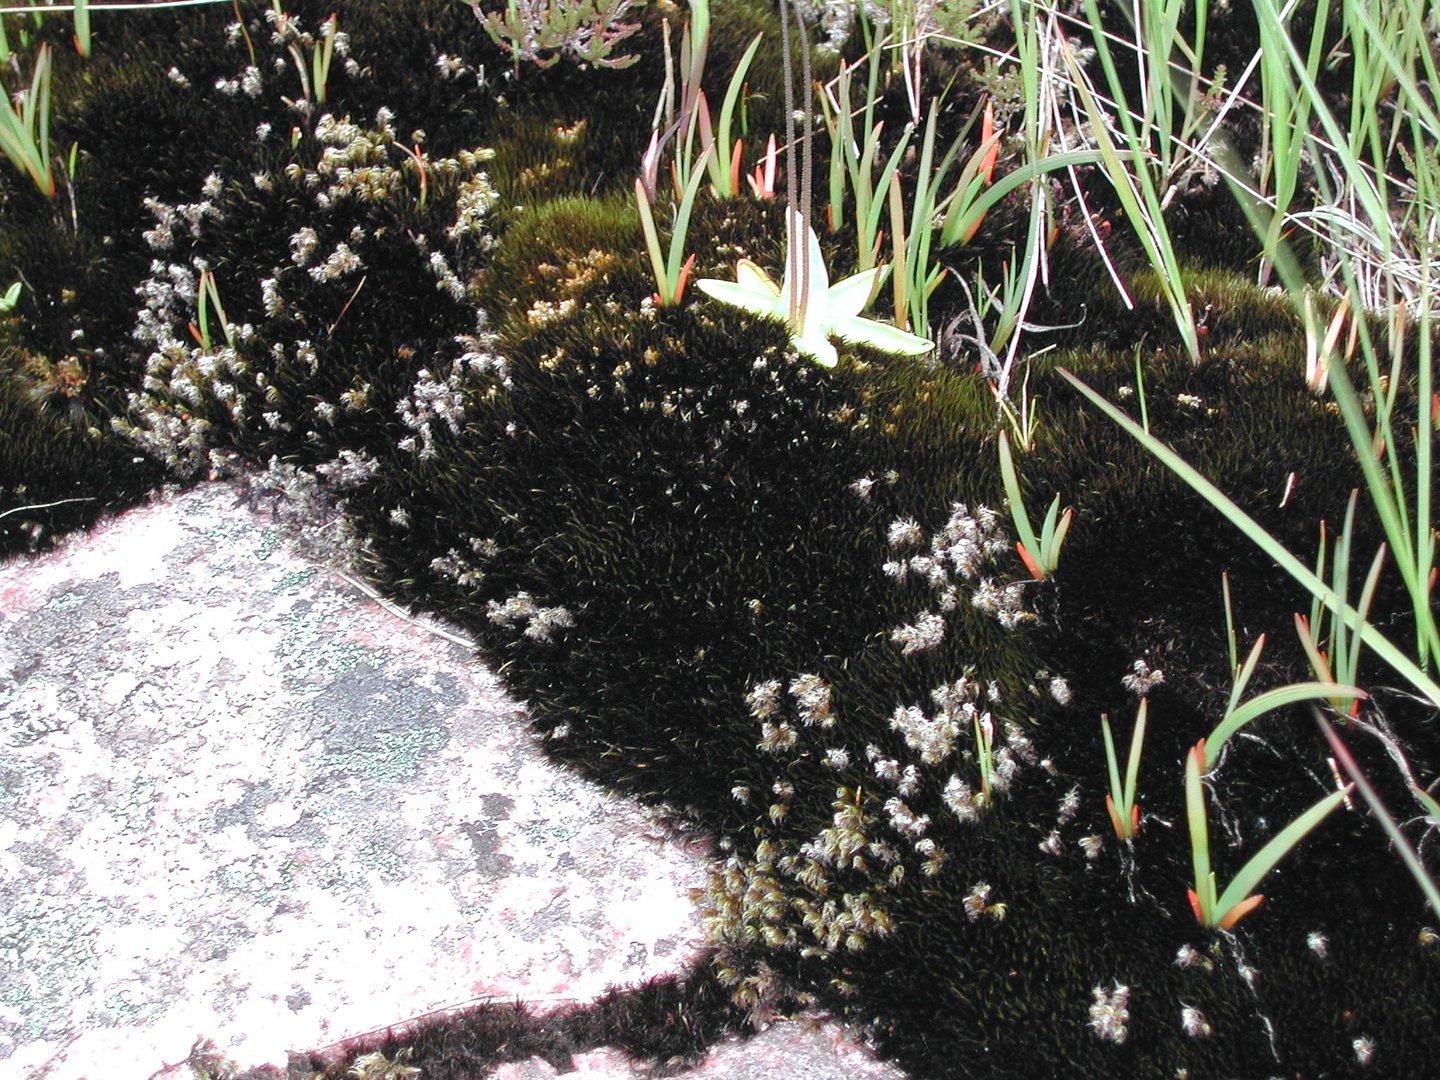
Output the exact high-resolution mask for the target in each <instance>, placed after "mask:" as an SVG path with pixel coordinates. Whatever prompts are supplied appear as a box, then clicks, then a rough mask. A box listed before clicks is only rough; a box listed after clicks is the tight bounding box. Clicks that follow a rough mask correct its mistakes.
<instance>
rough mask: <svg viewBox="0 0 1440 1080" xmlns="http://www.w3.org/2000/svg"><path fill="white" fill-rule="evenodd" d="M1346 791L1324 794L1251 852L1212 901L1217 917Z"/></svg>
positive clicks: (1342, 798)
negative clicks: (1237, 871) (1218, 895)
mask: <svg viewBox="0 0 1440 1080" xmlns="http://www.w3.org/2000/svg"><path fill="white" fill-rule="evenodd" d="M1349 793H1350V787H1346V788H1345V789H1343V790H1341V791H1334V792H1331V793H1330V794H1329V795H1326V796H1325V797H1324V798H1323V799H1321V800H1320V801H1319V802H1317V803H1316V804H1315V805H1314V806H1312V807H1310V809H1308V810H1306V811H1305V812H1304V813H1303V814H1301V815H1300V816H1299V817H1298V818H1296V819H1295V820H1294V821H1292V822H1291V823H1290V824H1289V825H1286V826H1285V828H1283V829H1281V830H1280V832H1279V833H1278V834H1276V835H1275V836H1274V837H1272V838H1271V840H1270V842H1269V843H1267V844H1266V845H1265V846H1264V847H1262V848H1261V849H1260V850H1259V851H1257V852H1256V853H1255V854H1254V855H1252V856H1251V857H1250V859H1249V860H1248V861H1247V862H1246V863H1245V865H1244V866H1242V867H1241V868H1240V872H1239V873H1238V874H1236V875H1235V877H1234V878H1232V879H1231V881H1230V884H1229V885H1226V886H1225V891H1224V892H1222V893H1221V894H1220V897H1219V899H1218V900H1216V902H1215V913H1216V915H1218V916H1219V920H1223V919H1224V918H1225V916H1226V915H1227V914H1228V913H1229V912H1230V909H1231V908H1233V907H1234V906H1235V905H1236V904H1238V903H1240V902H1241V901H1242V900H1244V899H1245V898H1246V897H1248V896H1249V895H1250V894H1251V893H1252V892H1253V891H1254V890H1255V886H1256V885H1258V884H1260V880H1261V879H1262V878H1263V877H1264V876H1265V875H1266V874H1268V873H1269V872H1270V871H1271V870H1273V869H1275V866H1276V864H1277V863H1279V862H1280V860H1281V859H1283V858H1285V856H1286V855H1288V854H1290V851H1291V849H1292V848H1294V847H1295V845H1296V844H1298V843H1299V842H1300V841H1301V840H1303V839H1304V838H1305V835H1306V834H1307V833H1308V832H1310V830H1311V829H1313V828H1315V826H1316V825H1319V824H1320V822H1322V821H1323V820H1325V818H1326V816H1328V815H1329V814H1330V812H1331V811H1332V810H1334V809H1335V808H1336V807H1337V806H1339V805H1340V804H1341V803H1342V802H1344V801H1345V796H1346V795H1348V794H1349ZM1219 920H1217V921H1219Z"/></svg>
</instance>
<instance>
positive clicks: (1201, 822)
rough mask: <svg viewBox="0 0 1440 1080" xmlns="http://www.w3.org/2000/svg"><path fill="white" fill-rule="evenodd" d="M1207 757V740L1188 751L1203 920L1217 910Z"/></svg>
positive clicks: (1190, 820) (1188, 794) (1189, 811)
mask: <svg viewBox="0 0 1440 1080" xmlns="http://www.w3.org/2000/svg"><path fill="white" fill-rule="evenodd" d="M1204 761H1205V740H1204V739H1201V740H1200V741H1199V742H1198V743H1196V744H1195V745H1194V746H1193V747H1192V748H1191V750H1190V752H1189V753H1188V754H1186V755H1185V820H1186V823H1187V825H1188V826H1189V830H1190V864H1191V868H1192V869H1193V871H1194V874H1195V896H1196V899H1197V900H1198V901H1199V903H1200V911H1201V921H1202V922H1205V923H1206V924H1207V925H1209V924H1210V922H1211V916H1212V914H1213V911H1214V907H1215V905H1214V900H1213V895H1212V894H1213V893H1214V891H1215V885H1214V875H1213V874H1211V872H1210V826H1209V823H1208V822H1207V821H1206V818H1205V789H1204V786H1203V784H1202V782H1201V779H1200V774H1201V772H1202V771H1203V769H1202V765H1203V763H1204Z"/></svg>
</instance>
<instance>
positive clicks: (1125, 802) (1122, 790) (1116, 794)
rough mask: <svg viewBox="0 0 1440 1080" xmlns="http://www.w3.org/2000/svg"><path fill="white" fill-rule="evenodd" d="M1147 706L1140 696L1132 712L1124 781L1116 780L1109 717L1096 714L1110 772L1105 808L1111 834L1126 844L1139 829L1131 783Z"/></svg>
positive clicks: (1137, 763)
mask: <svg viewBox="0 0 1440 1080" xmlns="http://www.w3.org/2000/svg"><path fill="white" fill-rule="evenodd" d="M1149 706H1150V701H1149V699H1148V698H1141V699H1140V708H1139V710H1138V711H1137V712H1136V713H1135V730H1134V731H1133V732H1132V733H1131V735H1130V755H1129V757H1128V758H1126V761H1125V783H1124V784H1121V783H1120V764H1119V762H1118V761H1117V760H1116V757H1115V740H1114V739H1113V738H1112V737H1111V735H1110V718H1109V717H1108V716H1103V715H1102V716H1101V717H1100V733H1101V735H1102V736H1104V739H1105V766H1106V769H1107V770H1108V772H1109V775H1110V793H1109V794H1108V795H1106V796H1105V810H1106V812H1108V813H1109V815H1110V824H1111V825H1113V826H1114V827H1115V835H1116V836H1118V837H1119V838H1120V839H1121V840H1124V841H1125V842H1126V843H1129V842H1130V841H1131V840H1133V839H1134V838H1135V833H1136V832H1137V831H1139V829H1140V806H1139V804H1138V803H1137V802H1136V801H1135V785H1136V781H1137V779H1138V778H1139V775H1140V753H1141V751H1142V750H1143V749H1144V746H1145V718H1146V714H1147V711H1148V709H1149Z"/></svg>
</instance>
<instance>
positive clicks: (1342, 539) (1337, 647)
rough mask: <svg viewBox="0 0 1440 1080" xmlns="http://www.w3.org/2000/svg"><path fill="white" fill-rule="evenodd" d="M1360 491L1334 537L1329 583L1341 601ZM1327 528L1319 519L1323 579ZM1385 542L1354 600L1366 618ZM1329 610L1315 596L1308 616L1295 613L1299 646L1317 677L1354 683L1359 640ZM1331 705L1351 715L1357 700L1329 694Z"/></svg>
mask: <svg viewBox="0 0 1440 1080" xmlns="http://www.w3.org/2000/svg"><path fill="white" fill-rule="evenodd" d="M1359 496H1360V493H1359V492H1358V491H1352V492H1351V493H1350V502H1349V504H1348V505H1347V506H1346V508H1345V526H1344V528H1343V529H1342V530H1341V532H1340V535H1339V536H1338V537H1336V539H1335V559H1334V563H1333V566H1332V568H1331V575H1330V587H1331V588H1332V589H1334V590H1335V592H1336V594H1337V595H1338V596H1339V597H1340V599H1341V601H1348V591H1349V578H1350V537H1351V535H1352V534H1353V531H1354V526H1355V504H1356V501H1357V500H1358V499H1359ZM1326 540H1327V537H1326V530H1325V523H1324V522H1323V521H1322V522H1321V523H1320V551H1319V554H1318V555H1317V556H1316V561H1315V576H1316V577H1318V578H1321V579H1323V578H1324V577H1325V555H1326V548H1327V546H1328V545H1327V543H1326ZM1385 552H1386V545H1384V544H1381V545H1380V549H1379V550H1378V551H1376V553H1375V558H1374V560H1373V561H1372V562H1371V564H1370V572H1369V573H1368V574H1367V575H1366V577H1365V584H1364V586H1362V588H1361V590H1360V599H1359V602H1358V603H1357V604H1356V611H1357V612H1358V613H1359V615H1360V618H1361V619H1365V618H1368V616H1369V614H1370V604H1371V603H1372V601H1373V600H1374V599H1375V589H1376V587H1377V586H1378V585H1379V584H1380V570H1381V567H1382V566H1383V565H1384V562H1385ZM1328 614H1329V613H1328V612H1327V611H1326V610H1325V608H1324V607H1323V606H1322V605H1321V604H1320V602H1319V601H1318V600H1315V601H1313V602H1312V603H1311V605H1310V617H1309V618H1308V619H1307V618H1306V617H1305V616H1304V615H1300V614H1298V613H1297V614H1296V616H1295V633H1296V634H1297V635H1298V636H1299V638H1300V645H1301V648H1303V649H1304V650H1305V657H1306V659H1307V660H1309V661H1310V670H1311V671H1313V672H1314V673H1315V676H1316V678H1318V679H1321V680H1323V681H1325V682H1337V681H1339V682H1346V683H1353V682H1354V681H1355V678H1356V675H1357V674H1358V673H1359V670H1360V642H1359V640H1358V639H1357V638H1356V636H1355V635H1354V634H1353V633H1351V631H1350V630H1349V628H1348V627H1347V626H1346V625H1345V623H1344V621H1343V620H1341V619H1335V618H1327V616H1328ZM1327 624H1328V636H1329V640H1328V643H1327V645H1328V647H1327V648H1326V649H1321V648H1320V647H1319V646H1318V644H1317V643H1316V642H1317V639H1322V640H1323V639H1325V637H1326V629H1327ZM1330 705H1331V707H1333V708H1334V709H1335V710H1336V711H1337V712H1340V713H1348V714H1349V715H1351V716H1354V715H1355V714H1356V713H1357V712H1358V710H1359V708H1360V702H1359V700H1358V699H1355V698H1331V699H1330Z"/></svg>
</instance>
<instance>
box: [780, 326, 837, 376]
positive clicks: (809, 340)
mask: <svg viewBox="0 0 1440 1080" xmlns="http://www.w3.org/2000/svg"><path fill="white" fill-rule="evenodd" d="M790 344H791V345H793V346H794V347H795V349H796V350H797V351H799V352H802V353H804V354H805V355H806V356H808V357H810V359H811V360H814V361H815V362H816V363H817V364H819V365H820V366H821V367H826V368H833V367H834V366H835V365H836V364H838V363H839V362H840V354H839V353H837V352H836V351H835V346H834V345H831V344H830V339H829V338H827V337H826V336H825V335H824V334H823V333H812V334H796V335H795V336H794V337H792V338H791V339H790Z"/></svg>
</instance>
